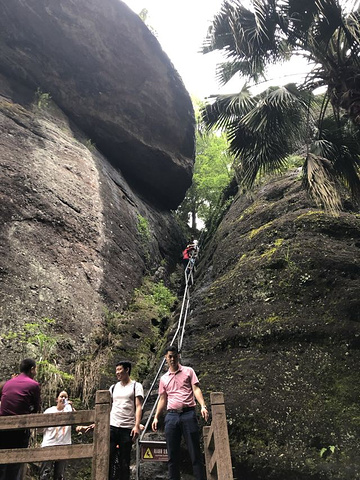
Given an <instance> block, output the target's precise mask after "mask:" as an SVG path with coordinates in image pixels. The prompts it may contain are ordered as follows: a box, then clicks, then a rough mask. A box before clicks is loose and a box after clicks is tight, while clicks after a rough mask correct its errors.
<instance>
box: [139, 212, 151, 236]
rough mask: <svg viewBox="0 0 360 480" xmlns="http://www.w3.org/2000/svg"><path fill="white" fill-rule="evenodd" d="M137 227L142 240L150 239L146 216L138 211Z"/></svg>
mask: <svg viewBox="0 0 360 480" xmlns="http://www.w3.org/2000/svg"><path fill="white" fill-rule="evenodd" d="M137 229H138V232H139V235H140V237H141V238H142V240H143V241H149V240H150V228H149V221H148V220H147V218H145V217H143V216H142V215H140V213H139V214H138V216H137Z"/></svg>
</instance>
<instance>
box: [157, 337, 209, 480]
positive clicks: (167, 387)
mask: <svg viewBox="0 0 360 480" xmlns="http://www.w3.org/2000/svg"><path fill="white" fill-rule="evenodd" d="M165 358H166V362H167V364H168V366H169V370H168V372H167V373H165V375H163V376H162V377H161V379H160V384H159V395H160V399H159V403H158V406H157V409H156V413H155V417H154V420H153V423H152V429H153V430H154V431H156V430H157V426H158V418H159V415H160V413H161V412H162V410H164V409H165V408H166V409H167V412H166V417H165V437H166V444H167V451H168V457H169V461H168V470H169V480H180V465H179V461H180V441H181V436H183V437H184V440H185V442H186V445H187V447H188V450H189V454H190V458H191V462H192V466H193V472H194V477H195V479H196V480H205V474H204V465H203V460H202V454H201V450H200V434H199V426H198V423H197V418H196V414H195V406H196V401H195V399H196V400H197V401H198V402H199V404H200V405H201V416H202V417H203V418H204V419H205V421H207V419H208V416H209V414H208V411H207V408H206V405H205V402H204V398H203V394H202V392H201V390H200V387H199V380H198V378H197V376H196V373H195V372H194V370H193V369H192V368H191V367H184V366H183V365H180V363H179V352H178V349H177V347H176V346H175V345H170V346H169V347H168V348H167V349H166V351H165Z"/></svg>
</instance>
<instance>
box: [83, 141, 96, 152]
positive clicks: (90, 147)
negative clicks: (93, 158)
mask: <svg viewBox="0 0 360 480" xmlns="http://www.w3.org/2000/svg"><path fill="white" fill-rule="evenodd" d="M84 145H85V147H86V148H87V149H88V150H90V152H94V151H95V150H96V143H95V142H93V141H92V140H91V139H90V138H88V139H87V140H86V142H85V143H84Z"/></svg>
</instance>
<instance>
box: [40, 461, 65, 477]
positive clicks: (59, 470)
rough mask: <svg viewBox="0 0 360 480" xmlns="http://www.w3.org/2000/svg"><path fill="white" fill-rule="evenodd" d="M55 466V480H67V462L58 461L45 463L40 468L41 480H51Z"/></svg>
mask: <svg viewBox="0 0 360 480" xmlns="http://www.w3.org/2000/svg"><path fill="white" fill-rule="evenodd" d="M53 465H54V477H53V479H54V480H65V467H66V460H58V461H57V462H55V461H53V460H50V461H49V462H43V463H42V464H41V468H40V480H51V478H52V477H51V472H52V469H53Z"/></svg>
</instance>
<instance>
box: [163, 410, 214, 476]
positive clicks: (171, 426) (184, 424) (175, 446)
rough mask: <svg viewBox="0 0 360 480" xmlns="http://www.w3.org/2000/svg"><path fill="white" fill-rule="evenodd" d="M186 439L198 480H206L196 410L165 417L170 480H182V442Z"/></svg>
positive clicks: (171, 413)
mask: <svg viewBox="0 0 360 480" xmlns="http://www.w3.org/2000/svg"><path fill="white" fill-rule="evenodd" d="M181 436H183V437H184V440H185V443H186V445H187V448H188V451H189V455H190V458H191V463H192V467H193V473H194V477H195V479H196V480H205V474H204V464H203V459H202V454H201V450H200V434H199V425H198V422H197V419H196V414H195V410H190V411H189V412H184V413H173V412H168V413H167V414H166V417H165V437H166V445H167V451H168V456H169V461H168V471H169V480H180V465H179V463H180V462H179V461H180V442H181Z"/></svg>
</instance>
